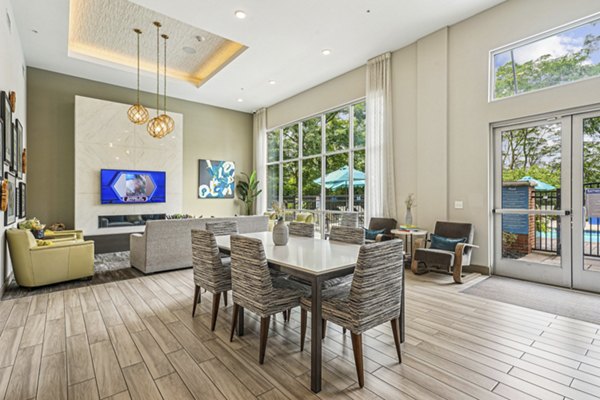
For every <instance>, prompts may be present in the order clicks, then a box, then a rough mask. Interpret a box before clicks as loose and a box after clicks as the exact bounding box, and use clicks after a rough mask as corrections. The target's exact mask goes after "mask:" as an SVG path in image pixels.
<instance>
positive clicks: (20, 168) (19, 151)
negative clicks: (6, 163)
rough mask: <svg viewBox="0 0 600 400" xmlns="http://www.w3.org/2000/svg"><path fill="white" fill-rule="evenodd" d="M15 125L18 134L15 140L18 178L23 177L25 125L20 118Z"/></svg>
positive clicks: (15, 161) (15, 160)
mask: <svg viewBox="0 0 600 400" xmlns="http://www.w3.org/2000/svg"><path fill="white" fill-rule="evenodd" d="M15 127H16V129H15V130H16V135H17V140H16V142H15V147H16V151H15V159H14V163H15V171H16V172H17V178H19V179H22V178H23V162H22V156H23V125H21V121H19V120H18V119H17V120H15Z"/></svg>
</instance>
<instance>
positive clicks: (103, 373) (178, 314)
mask: <svg viewBox="0 0 600 400" xmlns="http://www.w3.org/2000/svg"><path fill="white" fill-rule="evenodd" d="M479 279H483V278H482V277H474V278H473V279H472V280H471V281H470V283H467V284H466V285H469V284H472V283H474V282H476V281H478V280H479ZM450 282H451V278H450V277H448V276H443V275H436V274H428V275H424V276H420V277H415V276H413V275H412V274H411V273H410V272H408V271H407V286H406V287H407V295H406V301H407V304H406V307H407V308H406V309H407V331H406V334H407V339H406V343H405V344H404V345H403V356H404V359H403V361H404V362H403V364H398V363H397V360H396V359H395V358H394V354H395V351H394V340H393V337H392V334H391V329H390V327H389V325H388V324H386V325H383V326H381V327H378V328H375V329H373V330H371V331H369V332H367V333H366V336H365V338H364V346H365V348H364V355H365V375H366V376H365V388H364V389H359V388H358V385H357V382H356V374H355V369H354V362H353V355H352V347H351V341H350V338H349V336H348V335H346V336H344V335H342V332H341V329H339V328H338V327H336V326H333V325H330V326H329V327H328V332H327V338H326V339H325V340H324V342H323V346H324V347H323V359H324V370H323V376H324V382H323V391H322V392H321V393H319V394H318V395H315V394H313V393H312V392H311V391H310V390H309V382H310V370H309V367H310V354H309V350H310V346H307V350H305V351H304V352H302V353H301V352H300V351H299V330H300V322H299V317H300V315H299V311H298V310H294V312H293V315H292V320H291V321H290V322H288V323H284V322H283V318H282V317H281V315H280V316H277V318H275V320H274V321H273V322H272V328H271V332H270V336H269V343H268V347H267V357H266V360H265V364H264V365H263V366H259V364H258V362H257V359H258V334H257V331H258V324H257V320H256V318H255V317H254V316H253V315H252V314H250V313H247V314H246V336H244V337H242V338H236V339H235V340H234V342H233V343H230V342H229V341H228V336H229V335H228V327H229V321H230V315H231V308H232V307H231V301H230V302H229V307H227V308H225V307H223V306H221V312H220V315H219V320H218V322H217V329H216V331H215V332H214V333H213V332H211V331H210V329H209V328H208V327H209V324H210V309H211V297H209V295H208V294H205V295H203V298H202V304H201V305H199V307H198V310H197V314H196V317H195V318H192V317H191V308H192V295H193V292H194V290H193V278H192V271H191V270H189V269H188V270H182V271H174V272H169V273H164V274H159V275H152V276H145V277H142V278H136V279H131V280H128V281H121V282H117V283H108V284H103V285H97V286H93V287H85V288H79V289H70V290H66V291H62V292H55V293H51V294H40V295H38V296H33V297H27V298H22V299H16V300H8V301H3V302H0V331H1V333H0V398H6V399H33V398H38V399H67V398H68V399H80V398H81V399H105V398H106V399H120V400H122V399H130V398H131V399H161V398H165V399H254V398H255V399H261V400H271V399H316V398H321V399H330V398H331V399H380V398H383V399H399V398H403V399H473V398H475V399H504V398H506V399H536V398H537V399H544V400H545V399H557V400H562V399H597V398H599V397H600V330H599V329H600V326H597V325H594V324H590V323H587V322H582V321H577V320H572V319H568V318H563V317H559V316H555V315H551V314H547V313H543V312H539V311H535V310H530V309H526V308H521V307H517V306H513V305H509V304H503V303H498V302H494V301H486V300H483V299H481V298H478V297H473V296H469V295H465V294H462V293H460V292H459V290H462V289H464V288H465V286H466V285H462V286H458V285H453V284H451V283H450ZM549 301H551V299H549ZM309 326H310V325H309ZM309 333H310V332H309Z"/></svg>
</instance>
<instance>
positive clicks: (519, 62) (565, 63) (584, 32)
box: [491, 16, 600, 100]
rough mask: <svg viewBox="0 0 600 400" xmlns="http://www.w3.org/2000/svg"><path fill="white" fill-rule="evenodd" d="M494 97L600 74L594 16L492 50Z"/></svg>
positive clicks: (599, 25)
mask: <svg viewBox="0 0 600 400" xmlns="http://www.w3.org/2000/svg"><path fill="white" fill-rule="evenodd" d="M492 68H493V71H492V85H491V86H492V88H491V91H492V96H491V97H492V100H494V99H501V98H504V97H510V96H514V95H517V94H521V93H527V92H530V91H533V90H539V89H544V88H548V87H552V86H557V85H561V84H565V83H569V82H574V81H577V80H580V79H584V78H590V77H594V76H599V75H600V18H598V16H595V17H593V18H588V19H587V20H586V21H583V22H581V21H579V22H576V23H573V24H570V25H569V26H566V27H561V28H558V29H556V30H554V31H552V32H547V33H544V34H541V35H538V36H536V37H534V38H530V39H527V40H524V41H521V42H520V43H518V44H516V45H511V46H510V47H505V48H502V49H499V50H496V51H493V52H492Z"/></svg>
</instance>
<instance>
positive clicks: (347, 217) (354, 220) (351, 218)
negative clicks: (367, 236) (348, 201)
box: [340, 212, 358, 228]
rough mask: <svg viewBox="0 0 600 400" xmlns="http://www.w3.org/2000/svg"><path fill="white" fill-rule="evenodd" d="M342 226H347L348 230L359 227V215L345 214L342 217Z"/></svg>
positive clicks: (354, 213) (353, 213)
mask: <svg viewBox="0 0 600 400" xmlns="http://www.w3.org/2000/svg"><path fill="white" fill-rule="evenodd" d="M340 226H345V227H348V228H356V227H358V213H356V212H348V213H343V214H342V216H341V217H340Z"/></svg>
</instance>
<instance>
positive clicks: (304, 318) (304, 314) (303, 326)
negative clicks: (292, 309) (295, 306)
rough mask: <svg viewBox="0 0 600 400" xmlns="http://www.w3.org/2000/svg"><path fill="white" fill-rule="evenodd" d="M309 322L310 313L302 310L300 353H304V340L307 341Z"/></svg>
mask: <svg viewBox="0 0 600 400" xmlns="http://www.w3.org/2000/svg"><path fill="white" fill-rule="evenodd" d="M307 320H308V311H306V310H305V309H304V308H301V309H300V351H304V340H305V339H306V322H307Z"/></svg>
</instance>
